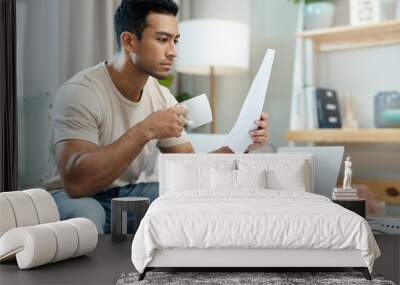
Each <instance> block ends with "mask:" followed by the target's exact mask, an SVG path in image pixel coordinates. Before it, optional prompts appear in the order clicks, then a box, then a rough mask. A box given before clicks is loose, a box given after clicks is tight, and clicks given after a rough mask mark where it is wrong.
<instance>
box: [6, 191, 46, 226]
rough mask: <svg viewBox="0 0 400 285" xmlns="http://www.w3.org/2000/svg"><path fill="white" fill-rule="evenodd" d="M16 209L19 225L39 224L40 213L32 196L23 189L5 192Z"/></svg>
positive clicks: (15, 213)
mask: <svg viewBox="0 0 400 285" xmlns="http://www.w3.org/2000/svg"><path fill="white" fill-rule="evenodd" d="M2 195H3V197H5V198H6V199H7V200H8V201H9V202H10V205H11V207H12V209H13V211H14V215H15V221H16V224H17V227H26V226H33V225H37V224H39V219H38V214H37V213H36V208H35V205H34V204H33V201H32V199H31V197H30V196H29V195H28V194H26V193H24V192H23V191H11V192H3V193H2Z"/></svg>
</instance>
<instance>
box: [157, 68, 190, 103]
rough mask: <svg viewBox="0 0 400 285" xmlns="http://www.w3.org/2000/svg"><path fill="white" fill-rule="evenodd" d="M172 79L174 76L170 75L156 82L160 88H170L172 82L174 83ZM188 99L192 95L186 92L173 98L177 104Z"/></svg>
mask: <svg viewBox="0 0 400 285" xmlns="http://www.w3.org/2000/svg"><path fill="white" fill-rule="evenodd" d="M174 77H175V76H174V75H173V74H171V75H168V77H167V78H165V79H160V80H158V82H159V83H160V84H161V85H162V86H165V87H167V88H170V87H171V84H172V81H174ZM190 98H192V95H190V94H189V93H188V92H182V93H179V94H178V95H177V96H175V99H176V101H178V103H180V102H183V101H186V100H188V99H190Z"/></svg>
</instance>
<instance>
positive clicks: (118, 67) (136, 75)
mask: <svg viewBox="0 0 400 285" xmlns="http://www.w3.org/2000/svg"><path fill="white" fill-rule="evenodd" d="M107 70H108V73H109V74H110V77H111V80H112V81H113V83H114V85H115V87H116V88H117V89H118V91H119V92H120V93H121V94H122V95H123V96H124V97H125V98H127V99H128V100H130V101H133V102H139V101H140V98H141V95H142V90H143V87H144V85H145V84H146V81H147V79H148V78H149V75H148V74H146V73H144V72H143V71H141V70H140V69H138V68H137V67H136V66H135V65H134V64H133V63H132V61H131V60H130V59H129V58H127V56H126V55H124V54H122V53H120V54H117V55H115V56H114V57H113V59H112V60H111V61H109V62H107Z"/></svg>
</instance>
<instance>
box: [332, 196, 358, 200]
mask: <svg viewBox="0 0 400 285" xmlns="http://www.w3.org/2000/svg"><path fill="white" fill-rule="evenodd" d="M332 199H333V200H358V196H348V197H342V196H340V197H337V196H335V195H332Z"/></svg>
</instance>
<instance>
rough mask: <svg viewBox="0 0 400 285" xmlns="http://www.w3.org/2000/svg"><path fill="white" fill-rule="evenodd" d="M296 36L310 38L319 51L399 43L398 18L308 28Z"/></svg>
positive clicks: (399, 28)
mask: <svg viewBox="0 0 400 285" xmlns="http://www.w3.org/2000/svg"><path fill="white" fill-rule="evenodd" d="M298 36H299V37H301V38H304V39H310V40H312V41H313V43H314V50H315V51H320V52H325V51H334V50H344V49H355V48H363V47H371V46H382V45H392V44H400V20H390V21H382V22H378V23H373V24H367V25H359V26H343V27H333V28H328V29H319V30H310V31H305V32H302V33H299V34H298Z"/></svg>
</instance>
